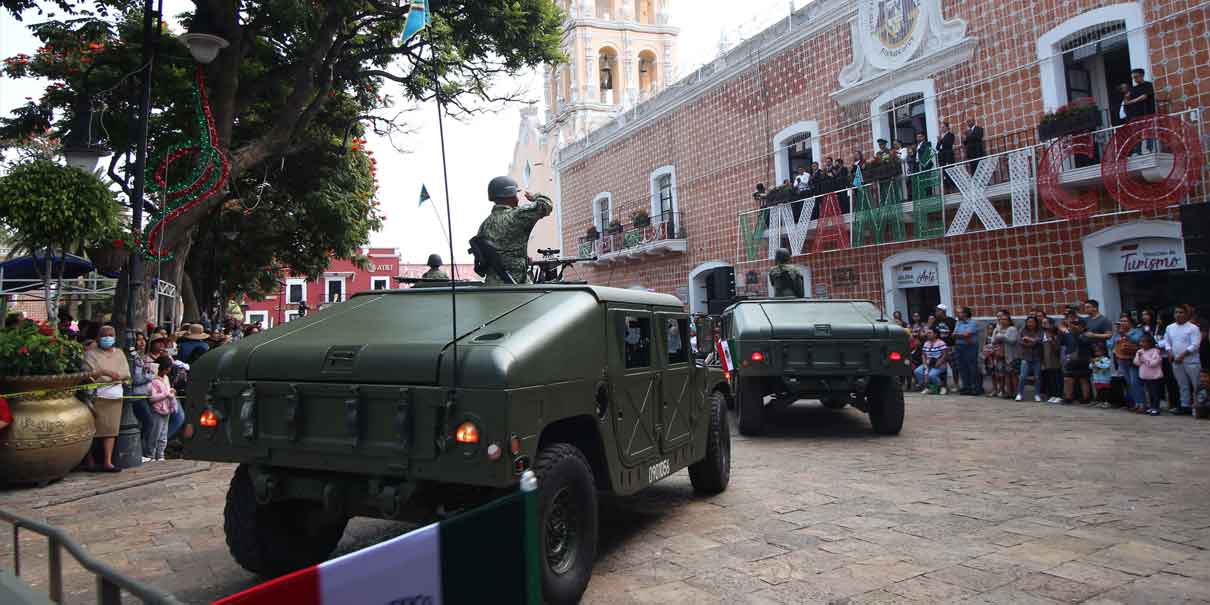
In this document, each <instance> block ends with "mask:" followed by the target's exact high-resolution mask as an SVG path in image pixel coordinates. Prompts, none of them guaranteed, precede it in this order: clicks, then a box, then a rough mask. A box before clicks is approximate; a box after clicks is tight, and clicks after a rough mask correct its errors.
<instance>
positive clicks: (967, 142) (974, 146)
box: [962, 119, 987, 174]
mask: <svg viewBox="0 0 1210 605" xmlns="http://www.w3.org/2000/svg"><path fill="white" fill-rule="evenodd" d="M962 151H963V152H964V153H965V154H966V161H967V162H970V163H969V164H967V165H966V169H967V170H968V171H969V172H970V173H971V174H975V169H976V168H977V167H978V166H979V162H977V161H975V160H978V159H979V158H981V157H983V156H985V155H987V148H986V147H985V146H984V144H983V127H982V126H976V125H975V120H973V119H971V120H967V121H966V135H965V136H963V137H962Z"/></svg>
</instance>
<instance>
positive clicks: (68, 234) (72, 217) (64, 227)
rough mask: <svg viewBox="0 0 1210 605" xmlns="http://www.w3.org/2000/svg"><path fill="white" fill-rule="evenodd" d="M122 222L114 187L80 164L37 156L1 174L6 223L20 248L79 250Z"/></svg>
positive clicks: (1, 212) (0, 212)
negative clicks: (74, 165)
mask: <svg viewBox="0 0 1210 605" xmlns="http://www.w3.org/2000/svg"><path fill="white" fill-rule="evenodd" d="M117 222H118V205H117V202H115V201H114V196H113V192H111V191H110V190H109V188H107V187H106V186H105V183H103V182H102V181H101V180H100V179H99V178H97V177H96V176H94V175H92V174H89V173H87V172H84V171H83V170H80V169H78V168H72V167H69V166H63V165H61V164H57V163H55V162H53V161H50V160H46V159H36V160H32V161H28V162H25V163H23V164H18V165H16V166H14V167H13V168H12V169H11V170H9V172H8V174H6V175H4V176H2V177H0V224H2V225H4V226H5V227H6V228H7V230H8V232H9V239H10V241H11V242H12V243H13V244H14V247H15V248H18V249H22V250H25V251H29V252H34V251H39V250H41V249H43V248H46V247H51V248H52V249H56V250H64V251H65V250H68V249H73V248H75V247H77V246H79V245H82V244H84V243H87V242H92V241H95V240H97V239H99V238H101V237H103V236H105V235H106V234H107V233H109V232H111V231H112V230H113V229H114V228H115V227H116V225H117Z"/></svg>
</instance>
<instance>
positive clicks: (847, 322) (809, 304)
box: [699, 298, 911, 435]
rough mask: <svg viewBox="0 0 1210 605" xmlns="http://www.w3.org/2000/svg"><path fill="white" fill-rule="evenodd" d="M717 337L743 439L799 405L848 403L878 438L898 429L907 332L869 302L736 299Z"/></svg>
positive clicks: (906, 368) (907, 369) (837, 406)
mask: <svg viewBox="0 0 1210 605" xmlns="http://www.w3.org/2000/svg"><path fill="white" fill-rule="evenodd" d="M701 333H702V332H701V331H699V337H700V334H701ZM720 338H722V339H723V342H725V343H726V344H727V345H728V347H729V350H728V352H729V353H730V354H731V362H732V363H733V364H734V365H735V367H734V368H733V370H734V371H733V376H732V379H733V381H734V384H735V385H736V386H735V393H736V396H735V408H736V412H737V416H738V417H739V430H740V432H741V433H743V434H745V435H752V434H759V433H760V432H762V430H763V429H764V424H765V415H766V413H767V412H768V411H770V410H772V409H776V408H779V407H786V406H789V405H791V404H793V403H794V402H795V401H797V400H799V399H819V400H820V401H821V402H822V403H823V404H824V405H825V406H828V407H830V408H835V409H840V408H843V407H845V406H846V405H849V404H852V405H853V407H856V408H857V409H859V410H861V411H863V412H866V413H867V414H869V416H870V423H871V424H873V426H874V430H875V431H877V432H879V433H882V434H889V435H894V434H898V433H899V431H900V429H902V428H903V392H902V391H901V390H900V389H899V386H898V379H899V378H902V377H906V376H911V367H910V366H909V365H908V363H909V361H908V333H907V330H904V329H903V328H901V327H899V326H897V325H895V324H892V323H890V322H888V321H887V320H886V319H885V317H883V316H882V314H881V313H880V312H879V310H878V308H877V307H876V306H875V305H874V303H872V302H869V301H864V300H806V299H791V298H777V299H767V300H745V301H740V302H738V303H736V304H733V305H731V306H730V307H728V308H727V309H726V310H724V311H723V315H722V318H721V326H720ZM768 395H773V399H772V400H771V401H770V402H769V403H768V404H766V402H765V397H766V396H768Z"/></svg>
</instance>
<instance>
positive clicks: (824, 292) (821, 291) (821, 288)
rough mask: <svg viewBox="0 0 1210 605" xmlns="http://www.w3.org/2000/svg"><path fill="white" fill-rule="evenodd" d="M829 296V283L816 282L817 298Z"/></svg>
mask: <svg viewBox="0 0 1210 605" xmlns="http://www.w3.org/2000/svg"><path fill="white" fill-rule="evenodd" d="M827 297H828V285H827V284H815V298H827Z"/></svg>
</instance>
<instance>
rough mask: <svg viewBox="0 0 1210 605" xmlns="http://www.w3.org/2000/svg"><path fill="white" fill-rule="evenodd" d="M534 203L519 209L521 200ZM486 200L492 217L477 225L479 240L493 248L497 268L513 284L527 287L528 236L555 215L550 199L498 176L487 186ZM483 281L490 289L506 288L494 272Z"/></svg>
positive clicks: (509, 179)
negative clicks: (551, 214)
mask: <svg viewBox="0 0 1210 605" xmlns="http://www.w3.org/2000/svg"><path fill="white" fill-rule="evenodd" d="M522 196H524V197H525V199H527V200H529V201H531V202H533V204H530V205H528V206H524V207H522V206H519V204H520V203H521V197H522ZM487 197H488V199H489V200H491V201H492V202H493V203H495V206H494V207H493V208H492V213H491V214H490V215H488V217H487V218H486V219H483V223H482V224H481V225H479V236H478V237H479V238H481V239H482V240H485V241H484V242H483V243H485V244H487V245H490V246H492V247H494V248H495V250H496V252H497V254H498V255H499V259H500V265H501V266H502V268H503V270H504V272H505V273H507V275H508V276H510V277H511V278H512V280H513V281H514V282H515V283H518V284H523V283H530V278H529V267H528V258H527V256H526V250H527V249H528V248H529V233H530V231H533V228H534V225H535V224H537V222H538V221H539V220H541V219H543V218H544V217H547V216H549V215H550V213H551V212H553V211H554V204H553V203H552V202H551V201H550V198H548V197H546V196H545V195H542V194H532V193H529V192H523V191H521V190H520V188H519V187H517V181H514V180H513V179H511V178H509V177H506V176H498V177H496V178H494V179H492V180H491V182H490V183H488V185H487ZM484 278H485V279H484V281H485V283H486V284H487V285H489V286H499V285H505V284H507V283H508V282H507V281H506V279H505V278H504V277H503V276H501V275H500V274H499V273H498V272H496V271H488V272H487V273H486V275H484Z"/></svg>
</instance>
